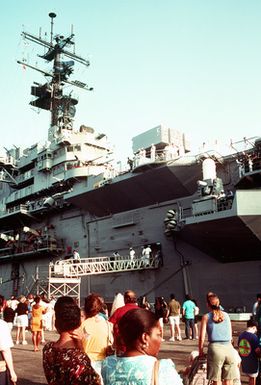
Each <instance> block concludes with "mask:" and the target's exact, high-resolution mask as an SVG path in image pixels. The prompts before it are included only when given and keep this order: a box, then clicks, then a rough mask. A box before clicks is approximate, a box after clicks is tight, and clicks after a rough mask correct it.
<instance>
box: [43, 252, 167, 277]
mask: <svg viewBox="0 0 261 385" xmlns="http://www.w3.org/2000/svg"><path fill="white" fill-rule="evenodd" d="M160 263H161V261H160V259H159V258H158V257H156V256H155V257H151V258H150V260H145V259H144V258H135V259H130V258H128V257H109V256H108V257H96V258H84V259H81V260H79V261H75V260H74V259H68V260H63V261H57V262H55V264H53V263H51V264H50V273H49V274H50V277H53V276H57V275H58V276H59V275H62V276H64V277H80V276H85V275H95V274H106V273H116V272H117V273H119V272H124V271H137V270H147V269H157V268H158V267H159V266H160Z"/></svg>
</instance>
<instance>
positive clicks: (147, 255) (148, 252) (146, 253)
mask: <svg viewBox="0 0 261 385" xmlns="http://www.w3.org/2000/svg"><path fill="white" fill-rule="evenodd" d="M151 251H152V250H151V248H150V245H147V246H145V247H144V249H143V250H142V255H143V261H144V265H145V266H149V264H150V256H151Z"/></svg>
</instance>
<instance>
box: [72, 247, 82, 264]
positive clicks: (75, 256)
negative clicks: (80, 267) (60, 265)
mask: <svg viewBox="0 0 261 385" xmlns="http://www.w3.org/2000/svg"><path fill="white" fill-rule="evenodd" d="M73 261H74V262H76V263H78V262H81V257H80V254H79V253H78V251H77V250H73Z"/></svg>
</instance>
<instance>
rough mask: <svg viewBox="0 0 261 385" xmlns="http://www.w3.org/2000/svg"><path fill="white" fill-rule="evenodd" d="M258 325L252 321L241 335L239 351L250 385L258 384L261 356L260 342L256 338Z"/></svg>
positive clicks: (248, 322) (243, 369)
mask: <svg viewBox="0 0 261 385" xmlns="http://www.w3.org/2000/svg"><path fill="white" fill-rule="evenodd" d="M256 332H257V323H256V322H255V321H254V320H252V319H250V320H249V321H247V329H246V330H245V331H244V332H242V333H241V334H240V335H239V338H238V350H239V354H240V357H241V359H242V371H243V373H245V374H246V375H247V376H248V377H249V385H255V384H256V378H257V376H258V370H259V360H258V354H260V348H259V340H258V337H257V336H256Z"/></svg>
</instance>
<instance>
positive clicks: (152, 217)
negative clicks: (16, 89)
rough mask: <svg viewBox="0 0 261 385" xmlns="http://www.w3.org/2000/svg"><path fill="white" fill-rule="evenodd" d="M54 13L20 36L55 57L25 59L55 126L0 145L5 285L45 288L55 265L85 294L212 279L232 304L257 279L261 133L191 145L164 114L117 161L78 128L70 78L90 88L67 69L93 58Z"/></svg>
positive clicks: (167, 288) (39, 103) (58, 275)
mask: <svg viewBox="0 0 261 385" xmlns="http://www.w3.org/2000/svg"><path fill="white" fill-rule="evenodd" d="M49 16H50V18H51V36H50V41H49V42H47V41H45V40H43V39H42V38H41V37H36V36H34V35H32V34H29V33H27V32H24V33H23V36H24V38H26V39H28V40H29V41H31V42H33V43H36V44H39V45H40V46H42V47H43V48H44V49H45V53H43V54H42V55H40V57H41V58H42V59H43V60H45V61H46V62H47V63H52V69H50V71H49V70H48V71H46V70H40V69H39V68H36V67H34V66H32V65H30V64H28V63H27V62H19V63H21V64H22V65H26V66H28V67H30V68H32V69H34V70H37V71H39V72H41V73H42V74H43V75H44V76H45V78H46V79H48V81H46V82H44V83H43V84H40V83H37V84H34V85H33V86H32V88H31V94H32V95H33V96H34V99H33V101H31V103H30V104H31V105H32V106H34V107H37V108H40V109H43V110H47V111H50V113H51V122H50V127H49V131H48V138H47V140H46V142H45V143H44V144H39V143H38V144H35V145H33V146H31V147H30V148H27V149H21V148H18V147H14V148H12V149H10V150H6V151H5V152H4V153H3V155H2V156H1V157H0V178H1V188H0V262H1V265H0V276H1V278H2V286H1V288H2V290H1V291H2V292H3V293H4V294H6V295H7V296H9V295H11V294H13V293H14V294H20V293H22V292H23V293H26V292H29V291H39V290H40V288H41V290H47V289H46V288H47V285H48V282H47V281H48V277H49V288H50V286H52V287H54V288H55V289H54V292H55V290H56V289H57V287H56V286H55V285H56V284H57V285H58V287H59V285H60V284H61V282H63V284H65V285H67V286H68V285H69V282H70V280H72V282H73V284H74V285H75V288H76V287H77V290H78V289H80V290H81V297H84V296H85V295H86V294H87V293H88V292H90V291H96V292H100V293H101V295H103V296H104V297H105V299H106V300H107V301H110V300H112V298H113V295H114V293H115V292H117V291H124V290H125V289H127V288H134V289H136V291H137V292H138V294H139V295H145V294H146V295H148V296H149V298H150V299H151V301H153V298H154V296H156V295H165V296H167V295H168V294H169V293H171V292H175V293H176V294H177V296H178V297H180V299H181V300H182V298H183V295H184V294H185V293H191V294H192V295H193V296H194V297H196V298H201V297H202V295H203V294H204V293H205V292H206V291H208V290H215V291H217V292H218V293H220V295H221V296H222V295H224V296H225V301H226V302H225V306H230V307H234V308H235V307H238V308H240V306H241V307H242V306H243V305H244V306H245V305H246V306H248V303H249V302H250V303H252V302H251V300H252V298H254V295H255V293H256V292H258V291H260V288H259V284H260V283H259V282H260V259H261V241H260V240H261V203H260V202H261V199H260V198H261V190H260V187H261V184H260V183H261V140H260V138H250V139H246V138H244V140H243V141H242V142H238V143H231V146H230V147H231V151H230V153H229V154H227V155H221V154H220V153H219V152H218V151H217V150H213V151H210V150H206V149H205V148H204V149H202V151H201V152H200V153H199V154H196V155H193V154H191V152H190V145H189V142H188V140H187V138H186V136H185V135H184V134H183V133H181V132H180V131H178V130H176V129H171V128H168V127H165V126H162V125H159V126H157V127H154V128H152V129H150V130H148V131H146V132H145V133H142V134H140V135H137V136H136V137H134V138H133V158H131V159H128V169H126V170H122V169H118V168H116V167H115V166H114V162H113V161H114V155H113V150H112V148H111V146H110V145H109V142H108V140H107V136H106V135H105V134H103V133H99V132H96V131H95V130H94V129H93V128H91V127H88V126H85V125H82V126H81V127H80V128H79V129H75V128H74V125H73V119H74V115H75V110H76V107H75V106H76V105H77V102H78V101H77V99H76V98H75V97H74V96H73V95H72V93H69V94H66V93H64V85H65V84H66V85H70V86H76V87H80V88H82V89H85V90H87V91H89V90H92V88H90V87H88V86H87V85H86V84H85V83H82V82H80V81H78V80H71V79H70V77H71V76H73V68H74V63H78V64H80V65H84V66H86V67H88V66H89V61H88V60H85V59H84V58H82V57H80V56H78V55H76V54H75V53H74V52H73V50H71V48H72V47H73V45H74V44H73V42H74V36H73V34H70V36H69V37H67V38H65V37H64V36H61V35H54V32H53V28H54V27H53V24H54V18H55V14H53V13H51V14H50V15H49ZM130 248H132V249H134V250H135V257H134V259H133V257H131V256H130ZM145 249H150V250H151V252H150V255H149V258H148V257H146V252H145V251H144V250H145ZM74 253H76V254H78V255H80V260H78V261H76V260H75V257H74ZM146 258H147V259H146ZM50 282H51V283H50ZM250 286H251V290H249V288H250ZM73 290H74V289H73ZM75 290H76V289H75ZM77 293H78V291H77ZM238 293H240V297H238ZM77 295H78V294H77Z"/></svg>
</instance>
